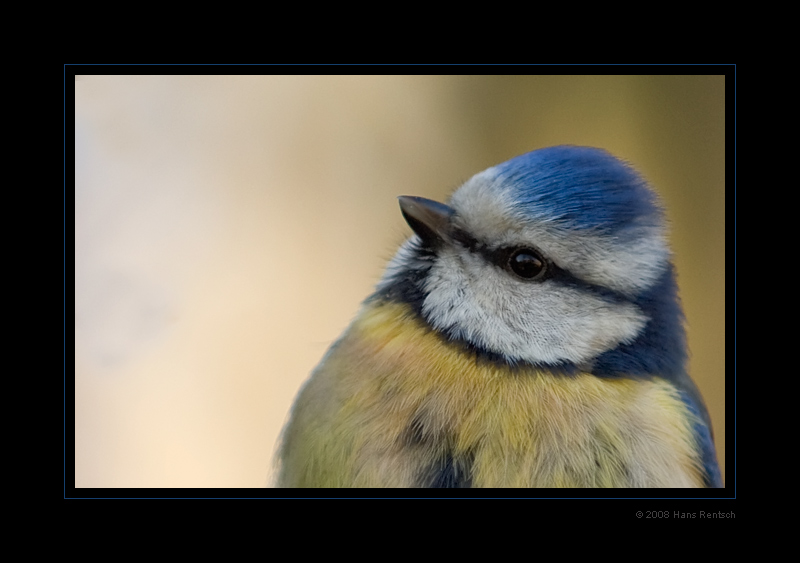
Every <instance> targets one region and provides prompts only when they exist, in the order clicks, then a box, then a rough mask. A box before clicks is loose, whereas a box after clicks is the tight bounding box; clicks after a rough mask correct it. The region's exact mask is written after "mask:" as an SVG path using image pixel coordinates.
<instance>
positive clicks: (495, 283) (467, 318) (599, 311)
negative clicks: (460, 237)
mask: <svg viewBox="0 0 800 563" xmlns="http://www.w3.org/2000/svg"><path fill="white" fill-rule="evenodd" d="M426 290H427V292H428V297H427V298H426V299H425V303H424V305H423V314H424V315H425V317H426V319H427V320H428V322H429V323H431V324H432V325H433V326H434V327H436V328H437V329H439V330H447V331H449V332H451V333H452V334H454V335H455V336H458V337H459V338H462V339H465V340H467V341H470V342H472V343H474V344H477V345H479V346H481V347H483V348H486V349H488V350H491V351H493V352H496V353H500V354H504V355H506V356H508V357H511V358H517V359H521V360H525V361H529V362H534V363H536V362H546V363H558V362H574V363H581V362H586V361H588V360H591V359H592V358H594V357H596V356H598V355H600V354H602V353H603V352H605V351H607V350H610V349H612V348H614V347H615V346H617V345H618V344H620V343H622V342H630V341H632V340H633V339H634V338H635V337H636V335H637V334H639V332H640V331H641V330H642V328H643V327H644V325H645V323H646V321H647V318H646V317H645V316H644V315H643V314H642V313H641V311H640V310H639V309H638V308H637V307H636V306H634V305H632V304H630V303H624V304H619V303H612V302H608V301H605V300H603V299H601V298H599V297H597V296H595V295H592V294H591V293H587V292H584V291H580V290H578V289H574V288H568V287H564V286H559V285H556V284H555V283H553V282H547V281H546V282H543V283H536V282H528V283H526V282H520V281H519V280H516V279H513V278H512V277H511V276H509V275H508V274H507V273H505V272H503V271H501V270H499V269H498V268H496V267H494V266H492V265H490V264H486V263H485V262H483V261H482V260H480V258H479V257H475V256H473V255H470V254H469V253H463V254H462V253H457V252H456V251H451V252H444V253H442V254H441V255H440V256H439V260H438V261H437V262H436V264H435V265H434V267H433V268H432V269H431V271H430V273H429V275H428V279H427V283H426Z"/></svg>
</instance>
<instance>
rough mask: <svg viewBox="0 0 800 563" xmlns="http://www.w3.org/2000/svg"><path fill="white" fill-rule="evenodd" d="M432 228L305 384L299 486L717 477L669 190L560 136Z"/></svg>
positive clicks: (406, 252)
mask: <svg viewBox="0 0 800 563" xmlns="http://www.w3.org/2000/svg"><path fill="white" fill-rule="evenodd" d="M401 209H402V211H403V214H404V216H405V217H406V219H407V221H408V222H409V224H410V225H411V227H412V228H413V229H414V231H415V233H416V234H415V235H414V236H412V237H411V238H410V239H409V240H408V241H407V242H406V243H405V244H404V245H403V246H402V247H401V249H400V250H399V251H398V253H397V255H396V256H395V258H394V259H393V260H392V261H391V263H390V264H389V267H388V268H387V272H386V274H385V275H384V277H383V279H382V280H381V282H380V283H379V284H378V287H377V289H376V292H375V293H374V294H373V295H372V296H370V297H369V298H368V299H367V300H366V301H365V303H364V305H363V307H362V310H361V311H360V312H359V314H358V316H357V317H356V319H355V320H354V321H353V323H352V324H351V325H350V327H348V329H347V330H346V331H345V333H344V334H343V335H342V337H341V338H340V339H339V340H338V341H337V342H336V343H335V344H334V345H333V346H332V347H331V349H330V350H329V351H328V353H327V354H326V355H325V357H324V358H323V360H322V362H321V363H320V365H319V366H318V367H317V369H316V370H315V371H314V373H313V374H312V376H311V378H310V380H309V381H308V382H307V383H306V385H305V386H304V388H303V389H302V391H301V393H300V395H299V396H298V398H297V401H296V403H295V406H294V408H293V411H292V415H291V419H290V421H289V423H288V424H287V427H286V428H285V430H284V434H283V437H282V444H281V449H280V452H279V463H280V469H279V477H278V485H279V486H283V487H718V486H722V483H721V479H720V475H719V470H718V467H717V462H716V454H715V451H714V445H713V440H712V434H711V427H710V422H709V419H708V414H707V413H706V410H705V407H704V405H703V402H702V399H701V398H700V395H699V393H698V391H697V389H696V387H695V386H694V384H693V382H692V381H691V379H690V378H689V377H688V375H687V374H686V372H685V360H686V349H685V337H684V331H683V319H682V314H681V309H680V303H679V300H678V296H677V286H676V284H675V277H674V272H673V268H672V265H671V262H670V253H669V250H668V247H667V245H666V242H665V238H664V237H665V233H664V218H663V213H662V211H661V209H660V207H659V205H658V202H657V200H656V198H655V195H654V194H653V193H652V192H651V191H650V190H649V189H648V188H647V186H646V184H645V183H644V182H643V181H642V180H641V178H640V177H639V176H638V175H637V174H636V173H635V172H634V171H633V170H632V169H631V168H629V167H628V166H627V165H625V164H624V163H622V162H620V161H619V160H617V159H615V158H614V157H612V156H611V155H609V154H608V153H606V152H604V151H601V150H599V149H592V148H585V147H553V148H549V149H541V150H538V151H534V152H531V153H527V154H525V155H522V156H519V157H517V158H514V159H512V160H510V161H508V162H506V163H504V164H501V165H499V166H496V167H493V168H490V169H488V170H486V171H484V172H482V173H480V174H478V175H476V176H474V177H473V178H472V179H470V180H469V181H467V182H466V183H465V184H464V185H463V186H462V187H461V188H460V189H459V190H457V191H456V192H455V193H454V194H453V196H452V197H451V198H450V201H449V202H448V204H447V205H444V204H440V203H436V202H433V201H430V200H425V199H422V198H412V197H403V198H401Z"/></svg>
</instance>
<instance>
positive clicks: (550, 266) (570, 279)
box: [451, 229, 631, 303]
mask: <svg viewBox="0 0 800 563" xmlns="http://www.w3.org/2000/svg"><path fill="white" fill-rule="evenodd" d="M451 236H452V238H453V240H454V241H456V242H458V243H459V244H460V245H461V246H463V247H464V248H466V249H467V250H469V251H470V252H474V253H476V254H480V255H481V256H483V258H484V259H485V260H487V261H488V262H490V263H492V264H494V265H495V266H497V267H498V268H501V269H503V270H505V271H508V261H509V258H510V257H511V255H512V254H513V253H514V252H517V251H519V250H521V249H523V248H530V249H531V250H534V251H535V252H537V253H538V255H539V256H540V257H541V258H542V259H543V260H544V261H545V268H546V269H545V272H544V275H543V276H541V277H539V278H533V281H536V282H543V281H545V280H552V281H553V282H556V283H558V284H561V285H564V286H566V287H572V288H575V289H580V290H582V291H586V292H588V293H594V294H595V295H597V296H599V297H603V298H605V299H607V300H609V301H612V302H616V303H620V302H628V301H631V299H630V297H628V296H625V295H624V294H622V293H620V292H618V291H615V290H613V289H609V288H607V287H605V286H602V285H597V284H594V283H590V282H587V281H585V280H582V279H581V278H579V277H577V276H575V275H574V274H572V272H570V271H568V270H565V269H564V268H561V267H559V266H558V265H556V264H555V263H554V262H553V261H552V260H550V259H549V258H548V257H547V255H546V254H544V253H543V252H541V251H540V250H538V249H537V248H535V247H533V246H532V245H527V246H513V247H503V248H495V249H490V248H489V247H488V246H486V245H485V244H483V243H482V242H480V241H478V239H476V238H475V237H473V236H472V235H470V234H468V233H467V232H466V231H462V230H459V229H454V230H453V232H452V234H451Z"/></svg>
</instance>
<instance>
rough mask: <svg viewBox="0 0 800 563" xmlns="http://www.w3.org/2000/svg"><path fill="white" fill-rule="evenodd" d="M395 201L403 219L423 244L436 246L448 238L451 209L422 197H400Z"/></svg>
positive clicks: (452, 213) (452, 212) (453, 212)
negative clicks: (397, 202)
mask: <svg viewBox="0 0 800 563" xmlns="http://www.w3.org/2000/svg"><path fill="white" fill-rule="evenodd" d="M397 199H398V200H399V201H400V211H401V212H402V213H403V218H405V220H406V222H407V223H408V224H409V226H410V227H411V228H412V229H414V232H415V233H417V235H419V238H421V239H422V240H423V241H424V242H426V243H428V244H438V243H441V242H444V241H446V240H448V239H449V238H450V232H451V225H450V220H451V219H452V217H453V215H454V214H455V210H453V208H452V207H450V206H449V205H445V204H444V203H439V202H438V201H433V200H432V199H425V198H424V197H416V196H410V195H401V196H399V197H398V198H397Z"/></svg>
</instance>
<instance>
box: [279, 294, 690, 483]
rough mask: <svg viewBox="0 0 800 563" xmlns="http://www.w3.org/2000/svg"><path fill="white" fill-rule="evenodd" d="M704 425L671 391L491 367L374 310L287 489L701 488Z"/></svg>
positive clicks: (286, 460) (353, 331)
mask: <svg viewBox="0 0 800 563" xmlns="http://www.w3.org/2000/svg"><path fill="white" fill-rule="evenodd" d="M695 422H696V421H695V420H694V419H693V416H692V414H691V413H690V411H689V410H688V409H687V408H686V406H685V405H684V403H683V402H682V401H681V400H680V397H679V395H678V392H677V391H676V390H675V388H673V387H672V386H671V385H670V384H669V383H668V382H667V381H664V380H661V379H658V378H653V379H648V380H644V379H622V378H620V379H601V378H598V377H595V376H592V375H590V374H586V373H583V374H577V375H572V376H567V375H561V374H553V373H549V372H547V371H542V370H537V369H532V368H511V367H509V366H504V365H499V364H497V363H492V362H487V361H480V360H478V359H477V358H476V356H475V355H474V354H470V353H467V352H466V351H464V350H463V349H462V348H461V347H459V346H457V345H454V344H451V343H447V342H445V341H444V340H443V339H442V338H441V337H440V336H439V335H438V334H436V333H435V332H433V331H432V330H431V329H430V328H429V327H427V326H426V325H425V324H424V323H423V322H421V321H420V320H419V319H418V318H417V317H416V316H415V315H414V314H413V313H412V312H411V311H410V310H409V309H408V307H407V306H405V305H402V304H396V303H379V304H371V305H368V306H366V307H365V308H364V309H363V310H362V312H361V314H360V315H359V317H358V318H357V319H356V320H355V321H354V323H353V324H352V325H351V327H350V328H349V329H348V330H347V332H346V333H345V334H344V335H343V337H342V338H341V339H340V340H339V341H338V342H337V343H336V344H335V345H334V346H333V347H332V349H331V350H330V351H329V352H328V354H327V355H326V357H325V358H324V359H323V361H322V363H321V364H320V366H319V367H318V368H317V370H316V371H315V372H314V373H313V374H312V377H311V379H310V380H309V382H308V383H307V384H306V386H305V388H304V389H303V391H302V392H301V394H300V396H299V398H298V400H297V403H296V405H295V407H294V411H293V413H292V419H291V421H290V423H289V425H288V426H287V429H286V431H285V435H284V443H283V446H282V451H281V462H282V467H281V473H280V478H279V484H280V485H281V486H289V487H295V486H321V487H332V486H340V487H358V486H366V487H369V486H374V487H391V486H397V487H414V486H429V483H428V482H427V481H426V480H427V479H429V476H430V475H432V474H435V472H436V471H437V467H439V466H443V464H445V463H449V462H451V461H452V460H456V461H458V462H459V463H460V467H462V468H463V469H464V470H465V471H466V472H467V473H468V475H467V479H468V481H469V484H470V485H471V486H473V487H699V486H702V472H701V463H700V459H699V455H698V453H697V445H696V444H695V439H694V436H693V433H692V425H693V424H694V423H695Z"/></svg>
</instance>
